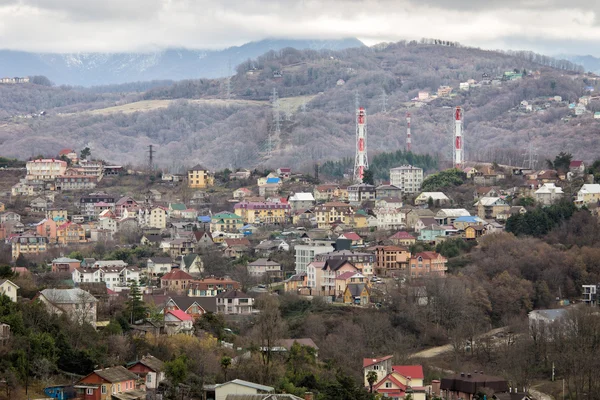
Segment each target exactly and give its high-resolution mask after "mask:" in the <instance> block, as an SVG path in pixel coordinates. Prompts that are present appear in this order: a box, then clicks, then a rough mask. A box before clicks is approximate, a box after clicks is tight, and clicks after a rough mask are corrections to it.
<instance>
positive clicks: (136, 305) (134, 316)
mask: <svg viewBox="0 0 600 400" xmlns="http://www.w3.org/2000/svg"><path fill="white" fill-rule="evenodd" d="M125 310H126V312H127V316H128V317H129V323H130V324H133V323H134V322H135V321H139V320H143V319H144V318H146V316H147V314H148V309H147V307H146V304H145V303H144V301H143V300H142V293H141V292H140V288H139V287H138V285H137V282H135V281H134V282H132V283H131V285H130V286H129V300H127V303H126V307H125Z"/></svg>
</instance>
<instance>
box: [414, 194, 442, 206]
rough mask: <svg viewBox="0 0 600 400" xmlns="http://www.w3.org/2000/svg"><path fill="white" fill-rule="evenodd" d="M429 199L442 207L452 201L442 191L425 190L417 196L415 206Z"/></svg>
mask: <svg viewBox="0 0 600 400" xmlns="http://www.w3.org/2000/svg"><path fill="white" fill-rule="evenodd" d="M429 199H431V202H432V203H433V205H434V207H440V206H443V205H446V204H449V203H450V199H449V198H448V196H446V195H445V194H444V193H442V192H423V193H421V194H419V195H418V196H417V197H416V198H415V206H423V205H427V204H428V203H429Z"/></svg>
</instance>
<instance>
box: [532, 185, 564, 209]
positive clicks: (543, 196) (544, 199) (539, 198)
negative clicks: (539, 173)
mask: <svg viewBox="0 0 600 400" xmlns="http://www.w3.org/2000/svg"><path fill="white" fill-rule="evenodd" d="M534 195H535V201H536V202H537V203H539V204H542V205H545V206H547V205H551V204H552V203H554V202H556V201H558V200H560V199H562V197H563V195H564V192H563V190H562V188H561V187H559V186H556V185H555V184H554V183H544V184H543V185H542V186H541V187H540V188H539V189H538V190H536V191H535V193H534Z"/></svg>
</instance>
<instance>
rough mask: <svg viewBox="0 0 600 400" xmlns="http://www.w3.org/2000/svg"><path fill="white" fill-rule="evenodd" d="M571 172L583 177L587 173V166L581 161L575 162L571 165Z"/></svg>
mask: <svg viewBox="0 0 600 400" xmlns="http://www.w3.org/2000/svg"><path fill="white" fill-rule="evenodd" d="M569 171H570V172H573V173H574V174H579V175H583V174H584V173H585V164H584V162H583V161H581V160H573V161H571V163H570V164H569Z"/></svg>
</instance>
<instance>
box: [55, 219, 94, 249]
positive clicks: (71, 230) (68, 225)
mask: <svg viewBox="0 0 600 400" xmlns="http://www.w3.org/2000/svg"><path fill="white" fill-rule="evenodd" d="M56 241H57V242H58V244H61V245H64V246H69V245H73V244H80V243H85V242H87V240H86V238H85V229H83V227H82V226H81V225H79V224H74V223H73V222H65V223H64V224H61V225H59V226H58V227H57V228H56Z"/></svg>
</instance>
